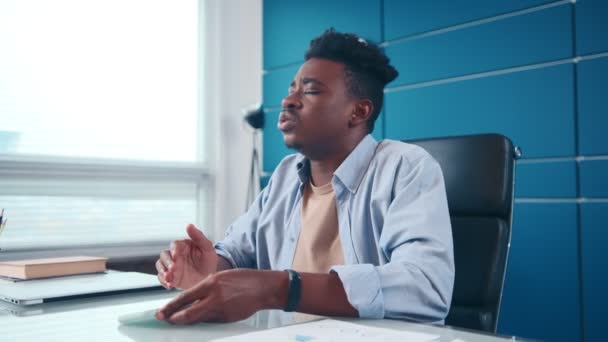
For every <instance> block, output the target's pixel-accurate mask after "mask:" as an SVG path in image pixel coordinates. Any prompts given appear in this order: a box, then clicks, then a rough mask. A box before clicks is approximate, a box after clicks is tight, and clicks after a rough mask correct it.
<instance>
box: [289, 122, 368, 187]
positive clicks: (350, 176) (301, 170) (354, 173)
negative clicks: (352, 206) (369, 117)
mask: <svg viewBox="0 0 608 342" xmlns="http://www.w3.org/2000/svg"><path fill="white" fill-rule="evenodd" d="M377 146H378V141H376V139H374V137H372V136H371V135H369V134H368V135H366V136H365V138H363V140H361V141H360V142H359V144H357V146H356V147H355V149H354V150H352V152H351V153H350V154H349V155H348V157H346V159H345V160H344V161H343V162H342V164H340V166H339V167H338V169H337V170H336V172H334V178H337V179H339V180H340V182H342V184H343V185H344V186H345V187H346V188H347V189H348V190H349V191H350V192H351V193H355V192H356V191H357V188H358V187H359V184H360V183H361V180H362V179H363V176H364V175H365V172H366V171H367V168H368V167H369V164H370V162H371V160H372V158H373V157H374V153H375V151H376V147H377ZM297 171H298V177H299V178H300V182H301V183H302V184H306V183H307V182H308V181H309V180H310V160H308V158H306V157H302V159H300V161H299V162H298V163H297Z"/></svg>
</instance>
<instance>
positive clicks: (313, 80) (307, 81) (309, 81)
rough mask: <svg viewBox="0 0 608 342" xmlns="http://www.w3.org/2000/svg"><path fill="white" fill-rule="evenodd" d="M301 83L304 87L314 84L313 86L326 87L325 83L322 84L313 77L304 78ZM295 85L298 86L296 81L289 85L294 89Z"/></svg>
mask: <svg viewBox="0 0 608 342" xmlns="http://www.w3.org/2000/svg"><path fill="white" fill-rule="evenodd" d="M300 83H302V84H303V85H306V84H310V83H313V84H317V85H320V86H324V87H325V84H324V83H323V82H321V81H320V80H318V79H316V78H312V77H303V78H302V80H301V81H300ZM295 85H296V81H295V80H293V81H291V83H290V84H289V87H290V88H293V87H295Z"/></svg>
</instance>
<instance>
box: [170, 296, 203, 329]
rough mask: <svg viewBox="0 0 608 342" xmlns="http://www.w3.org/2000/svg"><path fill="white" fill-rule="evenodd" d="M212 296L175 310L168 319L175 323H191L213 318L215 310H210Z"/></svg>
mask: <svg viewBox="0 0 608 342" xmlns="http://www.w3.org/2000/svg"><path fill="white" fill-rule="evenodd" d="M210 304H211V300H210V298H206V299H205V300H199V301H196V302H195V303H193V304H192V305H190V306H187V307H184V308H182V309H181V310H179V311H177V312H175V313H174V314H173V315H171V316H170V317H169V318H168V319H167V320H168V321H169V322H171V323H173V324H191V323H196V322H202V321H208V320H210V319H211V318H212V315H213V310H210V308H209V306H210Z"/></svg>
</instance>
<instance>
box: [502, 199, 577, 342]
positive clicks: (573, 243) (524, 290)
mask: <svg viewBox="0 0 608 342" xmlns="http://www.w3.org/2000/svg"><path fill="white" fill-rule="evenodd" d="M576 222H577V208H576V203H552V204H547V203H517V204H516V205H515V212H514V222H513V235H512V239H511V250H510V254H509V262H508V268H507V277H506V280H505V288H504V292H503V298H502V306H501V312H500V316H499V317H500V318H499V326H498V332H499V333H502V334H511V335H513V334H514V335H518V336H524V337H531V338H538V339H541V340H546V341H552V342H561V341H563V342H572V341H579V340H580V337H579V336H580V321H579V317H580V310H581V309H580V301H579V282H578V272H579V268H578V262H577V258H578V247H577V244H578V235H577V228H576V227H577V223H576Z"/></svg>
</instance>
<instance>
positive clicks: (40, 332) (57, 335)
mask: <svg viewBox="0 0 608 342" xmlns="http://www.w3.org/2000/svg"><path fill="white" fill-rule="evenodd" d="M174 295H175V293H174V292H167V291H164V290H161V291H152V292H142V293H136V294H123V295H114V296H106V297H97V298H88V299H78V300H70V301H64V302H55V303H48V304H41V305H36V306H33V307H30V308H25V309H24V308H20V307H18V306H15V305H12V304H8V303H1V304H0V332H1V335H0V336H2V338H1V340H3V341H150V342H154V341H207V340H210V339H214V338H219V337H227V336H232V335H238V334H242V333H247V332H253V331H258V330H262V329H268V328H274V327H279V326H284V325H288V324H293V323H294V317H293V313H285V312H283V311H276V310H273V311H261V312H259V313H257V314H256V315H254V316H252V317H250V318H249V319H247V320H244V321H241V322H237V323H230V324H226V323H223V324H222V323H220V324H216V323H201V324H195V325H189V326H177V325H170V324H168V323H165V322H158V321H150V323H146V324H142V325H132V326H128V325H120V324H119V322H118V321H117V317H118V316H120V315H123V314H126V313H133V312H140V311H145V310H150V309H155V308H158V307H160V306H161V305H162V304H163V303H165V302H167V301H168V300H169V299H170V298H171V297H173V296H174ZM344 320H347V321H351V322H354V323H357V324H364V325H369V326H375V327H383V328H389V329H397V330H401V331H418V332H426V333H431V334H434V335H440V340H439V341H441V342H452V341H455V340H456V341H458V342H461V341H466V342H481V341H490V342H494V341H495V342H498V341H503V342H504V341H522V340H521V339H516V338H514V337H498V336H491V335H485V334H478V333H473V332H467V331H463V330H459V329H455V328H451V327H439V326H431V325H425V324H415V323H408V322H403V321H396V320H353V319H344Z"/></svg>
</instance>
